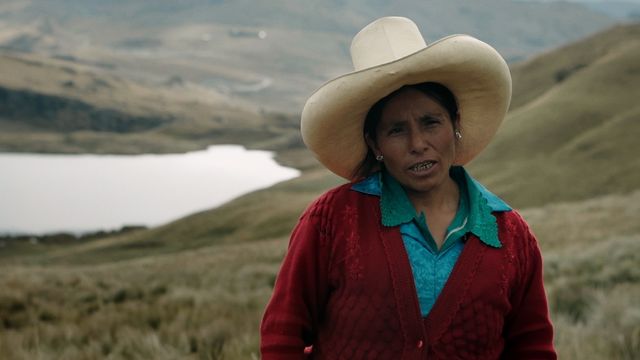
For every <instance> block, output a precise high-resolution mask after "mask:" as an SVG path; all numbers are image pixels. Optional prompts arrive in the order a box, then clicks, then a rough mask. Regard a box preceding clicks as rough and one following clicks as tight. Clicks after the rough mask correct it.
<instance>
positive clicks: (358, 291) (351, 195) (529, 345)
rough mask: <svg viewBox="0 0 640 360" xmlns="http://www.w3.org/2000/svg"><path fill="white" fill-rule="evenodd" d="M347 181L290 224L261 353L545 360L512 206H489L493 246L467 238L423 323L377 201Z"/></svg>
mask: <svg viewBox="0 0 640 360" xmlns="http://www.w3.org/2000/svg"><path fill="white" fill-rule="evenodd" d="M350 187H351V184H346V185H343V186H340V187H338V188H335V189H333V190H331V191H329V192H327V193H325V194H324V195H323V196H321V197H320V198H319V199H318V200H316V201H315V202H314V203H313V204H311V205H310V207H309V208H308V209H307V210H306V211H305V212H304V214H303V215H302V217H301V218H300V221H299V223H298V225H297V226H296V228H295V229H294V231H293V233H292V236H291V241H290V244H289V249H288V251H287V255H286V256H285V259H284V261H283V264H282V267H281V269H280V272H279V274H278V278H277V280H276V283H275V287H274V291H273V295H272V298H271V301H270V302H269V304H268V306H267V308H266V311H265V314H264V318H263V320H262V324H261V352H262V358H263V359H265V360H269V359H278V360H285V359H306V358H313V359H499V358H502V359H555V358H556V354H555V351H554V348H553V343H552V340H553V330H552V326H551V322H550V320H549V314H548V308H547V301H546V297H545V293H544V288H543V284H542V259H541V256H540V251H539V249H538V245H537V242H536V239H535V238H534V236H533V235H532V233H531V232H530V230H529V228H528V226H527V224H526V223H525V221H524V220H523V219H522V218H521V217H520V215H519V214H518V213H517V212H515V211H509V212H500V213H494V215H495V216H496V219H497V223H498V231H499V238H500V241H501V242H502V245H503V246H502V247H501V248H492V247H489V246H487V245H485V244H483V243H482V242H480V241H479V239H478V238H477V237H475V236H473V235H471V234H470V235H468V236H467V240H466V243H465V246H464V250H463V251H462V254H461V255H460V258H459V259H458V262H457V263H456V265H455V267H454V269H453V271H452V273H451V275H450V277H449V280H448V281H447V283H446V284H445V287H444V289H443V290H442V292H441V293H440V295H439V297H438V299H437V300H436V303H435V305H434V306H433V308H432V309H431V312H430V313H429V315H428V316H427V317H426V318H423V317H422V316H421V314H420V307H419V304H418V299H417V296H416V289H415V284H414V281H413V275H412V273H411V267H410V264H409V259H408V257H407V253H406V251H405V249H404V245H403V242H402V238H401V235H400V232H399V230H398V227H384V226H382V225H381V215H380V207H379V206H378V197H376V196H370V195H366V194H362V193H360V192H357V191H354V190H351V189H350ZM309 346H312V349H311V351H310V354H308V355H306V354H305V347H307V349H309ZM307 352H308V351H307Z"/></svg>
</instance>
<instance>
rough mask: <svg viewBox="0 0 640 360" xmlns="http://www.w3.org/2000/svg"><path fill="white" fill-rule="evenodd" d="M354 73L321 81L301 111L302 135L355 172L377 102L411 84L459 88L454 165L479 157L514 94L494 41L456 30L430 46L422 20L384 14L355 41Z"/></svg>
mask: <svg viewBox="0 0 640 360" xmlns="http://www.w3.org/2000/svg"><path fill="white" fill-rule="evenodd" d="M351 59H352V61H353V66H354V68H355V71H354V72H351V73H348V74H346V75H342V76H340V77H338V78H336V79H333V80H330V81H329V82H327V83H325V84H324V85H322V86H321V87H320V88H319V89H318V90H316V91H315V92H314V93H313V94H312V95H311V96H310V97H309V99H308V100H307V102H306V104H305V105H304V109H303V110H302V119H301V123H300V130H301V133H302V139H303V140H304V142H305V144H306V145H307V147H308V148H309V149H310V150H311V151H312V152H313V153H314V154H315V156H316V158H317V159H318V160H319V161H320V162H321V163H322V164H323V165H324V166H326V167H327V168H328V169H329V170H331V171H332V172H334V173H335V174H337V175H339V176H341V177H343V178H345V179H348V180H354V179H352V176H353V172H354V170H355V169H356V168H357V167H358V165H359V164H360V163H361V162H362V160H363V159H364V158H365V156H366V154H367V145H366V143H365V140H364V135H363V127H364V120H365V118H366V115H367V113H368V112H369V109H370V108H371V106H373V105H374V104H375V103H376V102H377V101H378V100H380V99H382V98H383V97H385V96H387V95H388V94H390V93H392V92H394V91H395V90H397V89H399V88H401V87H402V86H404V85H410V84H419V83H423V82H436V83H440V84H442V85H444V86H446V87H447V88H448V89H449V90H451V92H452V93H453V94H454V95H455V97H456V100H457V102H458V110H459V113H460V131H461V133H462V134H463V138H462V139H461V140H460V142H459V143H458V145H457V147H456V158H455V164H458V165H463V164H466V163H467V162H469V161H470V160H471V159H473V158H474V157H475V156H476V155H478V153H480V151H482V149H484V148H485V147H486V146H487V144H489V142H490V141H491V138H492V137H493V135H494V134H495V133H496V131H497V130H498V127H499V126H500V123H501V122H502V120H503V119H504V116H505V114H506V113H507V109H508V108H509V102H510V101H511V75H510V73H509V67H508V66H507V64H506V62H505V61H504V59H503V58H502V56H500V54H498V52H497V51H496V50H495V49H493V48H492V47H491V46H489V45H488V44H486V43H484V42H482V41H480V40H478V39H475V38H473V37H471V36H468V35H452V36H448V37H445V38H443V39H440V40H438V41H436V42H434V43H432V44H430V45H428V46H427V44H426V43H425V41H424V39H423V38H422V35H421V34H420V30H418V27H417V26H416V24H415V23H414V22H413V21H411V20H409V19H407V18H403V17H384V18H380V19H378V20H375V21H374V22H372V23H371V24H369V25H367V26H366V27H365V28H363V29H362V30H360V32H359V33H358V34H356V36H355V37H354V38H353V41H352V43H351Z"/></svg>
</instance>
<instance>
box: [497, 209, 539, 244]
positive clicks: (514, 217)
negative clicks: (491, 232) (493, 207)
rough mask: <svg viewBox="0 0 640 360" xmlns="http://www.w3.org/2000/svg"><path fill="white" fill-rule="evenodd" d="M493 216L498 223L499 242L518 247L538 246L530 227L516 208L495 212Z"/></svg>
mask: <svg viewBox="0 0 640 360" xmlns="http://www.w3.org/2000/svg"><path fill="white" fill-rule="evenodd" d="M494 216H495V217H496V220H497V223H498V232H499V234H500V235H499V236H500V241H501V242H503V243H508V244H511V245H513V246H515V247H516V248H520V249H527V248H536V247H538V240H537V239H536V237H535V235H534V234H533V231H532V230H531V227H530V226H529V224H528V223H527V221H526V220H525V219H524V217H522V215H521V214H520V213H519V212H518V211H517V210H515V209H512V210H510V211H504V212H496V213H494Z"/></svg>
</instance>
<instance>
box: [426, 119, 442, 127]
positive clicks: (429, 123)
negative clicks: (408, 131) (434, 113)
mask: <svg viewBox="0 0 640 360" xmlns="http://www.w3.org/2000/svg"><path fill="white" fill-rule="evenodd" d="M439 124H440V119H436V118H426V119H423V120H422V125H423V126H427V127H432V126H436V125H439Z"/></svg>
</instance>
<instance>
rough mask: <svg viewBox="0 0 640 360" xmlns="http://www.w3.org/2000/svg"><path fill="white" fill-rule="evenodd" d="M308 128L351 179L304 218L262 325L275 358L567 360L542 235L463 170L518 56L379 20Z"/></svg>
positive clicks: (320, 96) (332, 164)
mask: <svg viewBox="0 0 640 360" xmlns="http://www.w3.org/2000/svg"><path fill="white" fill-rule="evenodd" d="M351 53H352V59H353V62H354V66H355V69H356V71H355V72H352V73H350V74H347V75H344V76H342V77H339V78H337V79H334V80H332V81H330V82H328V83H326V84H325V85H323V86H322V87H321V88H320V89H318V90H317V91H316V92H315V93H314V94H313V95H312V96H311V97H310V98H309V100H308V101H307V103H306V105H305V108H304V110H303V113H302V123H301V129H302V136H303V139H304V141H305V143H306V144H307V146H308V147H309V149H310V150H312V152H313V153H314V154H315V155H316V157H317V158H318V159H319V160H320V162H321V163H322V164H324V165H325V166H326V167H327V168H328V169H329V170H331V171H333V172H334V173H336V174H338V175H340V176H342V177H344V178H346V179H349V180H350V181H351V182H350V183H349V184H345V185H343V186H340V187H337V188H335V189H333V190H330V191H329V192H327V193H325V194H324V195H322V196H321V197H320V198H319V199H318V200H316V201H315V202H314V203H313V204H312V205H311V206H310V207H309V208H308V209H307V210H306V211H305V213H304V214H303V215H302V217H301V218H300V221H299V223H298V225H297V226H296V228H295V230H294V231H293V234H292V236H291V242H290V245H289V249H288V252H287V255H286V257H285V259H284V261H283V264H282V267H281V270H280V273H279V274H278V278H277V280H276V284H275V288H274V292H273V296H272V298H271V301H270V302H269V305H268V306H267V309H266V311H265V315H264V318H263V322H262V325H261V335H262V344H261V351H262V356H263V359H303V358H308V357H311V358H316V359H498V358H505V359H507V358H508V359H555V358H556V355H555V351H554V348H553V344H552V340H553V330H552V326H551V323H550V320H549V315H548V308H547V302H546V298H545V293H544V288H543V283H542V261H541V256H540V251H539V249H538V245H537V242H536V239H535V238H534V236H533V235H532V233H531V232H530V230H529V228H528V226H527V224H526V223H525V221H524V220H523V219H522V218H521V217H520V215H519V214H518V213H517V212H516V211H514V210H512V209H511V208H510V207H509V206H508V205H507V204H505V203H504V202H503V201H502V200H501V199H500V198H498V197H497V196H495V195H493V194H492V193H490V192H489V191H488V190H486V189H485V188H484V187H483V186H482V185H480V184H479V183H478V182H476V181H475V180H474V179H473V178H471V177H470V176H469V175H468V174H467V172H466V171H465V170H464V168H463V167H462V166H461V165H464V164H466V163H467V162H469V161H470V160H471V159H472V158H474V157H475V156H476V155H477V154H478V153H479V152H480V151H481V150H482V149H483V148H484V147H485V146H486V145H487V144H488V143H489V141H490V139H491V138H492V137H493V135H494V134H495V132H496V130H497V128H498V126H499V124H500V123H501V122H502V119H503V118H504V115H505V113H506V111H507V108H508V106H509V101H510V97H511V78H510V75H509V71H508V67H507V65H506V63H505V62H504V60H503V59H502V58H501V57H500V55H499V54H498V53H497V52H496V51H495V50H494V49H493V48H491V47H490V46H488V45H487V44H484V43H482V42H480V41H478V40H476V39H474V38H472V37H469V36H464V35H456V36H451V37H448V38H445V39H442V40H440V41H438V42H436V43H434V44H432V45H430V46H426V44H425V43H424V40H423V39H422V36H421V35H420V32H419V30H418V29H417V26H416V25H415V24H414V23H413V22H411V21H410V20H409V19H406V18H399V17H387V18H382V19H378V20H376V21H374V22H373V23H371V24H369V25H368V26H367V27H365V28H364V29H363V30H361V31H360V32H359V33H358V34H357V35H356V36H355V37H354V40H353V43H352V46H351Z"/></svg>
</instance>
